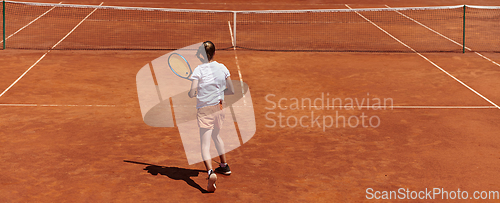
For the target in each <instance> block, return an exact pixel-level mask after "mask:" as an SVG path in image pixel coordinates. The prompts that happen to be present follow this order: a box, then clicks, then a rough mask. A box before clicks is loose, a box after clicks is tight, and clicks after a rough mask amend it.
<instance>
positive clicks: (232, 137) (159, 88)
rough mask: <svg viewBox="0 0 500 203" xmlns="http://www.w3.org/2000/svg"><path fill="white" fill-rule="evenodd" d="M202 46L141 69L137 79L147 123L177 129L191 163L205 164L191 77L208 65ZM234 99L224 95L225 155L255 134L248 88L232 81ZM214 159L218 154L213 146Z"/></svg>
mask: <svg viewBox="0 0 500 203" xmlns="http://www.w3.org/2000/svg"><path fill="white" fill-rule="evenodd" d="M201 45H202V43H197V44H193V45H190V46H187V47H184V48H182V49H178V50H175V51H173V52H169V53H167V54H165V55H163V56H161V57H159V58H156V59H155V60H153V61H151V62H150V63H148V64H146V65H145V66H144V67H142V68H141V69H140V70H139V72H138V73H137V75H136V84H137V94H138V97H139V105H140V108H141V113H142V118H143V120H144V123H146V124H147V125H149V126H151V127H170V128H172V127H176V128H178V130H179V134H180V136H181V139H182V144H183V146H184V151H185V153H186V157H187V160H188V163H189V164H190V165H191V164H195V163H198V162H202V161H203V159H202V156H201V144H200V132H199V128H198V123H197V119H196V114H197V110H196V103H197V101H196V98H189V96H188V92H189V90H190V88H191V81H190V80H189V76H190V75H191V74H192V71H194V69H195V68H196V67H197V66H198V65H201V64H203V62H206V59H207V57H206V53H205V51H204V49H203V50H202V49H199V48H200V46H201ZM232 83H233V86H234V91H235V93H234V95H225V96H224V101H225V103H226V108H224V110H223V111H224V113H225V115H226V118H225V120H224V124H223V126H222V128H221V130H220V134H219V135H220V136H221V138H222V140H223V141H224V145H225V151H226V153H227V152H229V151H231V150H234V149H236V148H238V147H240V146H241V145H243V144H244V143H246V142H248V140H250V139H251V138H252V137H253V135H254V134H255V131H256V125H255V115H254V108H253V104H252V97H251V94H250V89H249V87H248V85H247V84H246V83H244V82H242V81H237V80H232ZM210 155H211V157H212V158H213V157H217V156H219V154H218V153H217V150H216V149H215V146H213V144H211V149H210Z"/></svg>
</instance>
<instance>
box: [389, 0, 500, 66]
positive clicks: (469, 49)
mask: <svg viewBox="0 0 500 203" xmlns="http://www.w3.org/2000/svg"><path fill="white" fill-rule="evenodd" d="M385 6H386V7H387V8H391V7H389V6H388V5H385ZM395 12H396V13H398V14H399V15H402V16H404V17H405V18H408V19H410V20H411V21H413V22H415V23H417V24H419V25H421V26H422V27H425V28H427V29H428V30H430V31H432V32H434V33H436V34H437V35H439V36H441V37H443V38H445V39H447V40H450V41H451V42H453V43H455V44H456V45H458V46H460V47H463V45H462V44H460V43H458V42H456V41H455V40H452V39H450V38H449V37H446V36H444V35H443V34H441V33H439V32H437V31H435V30H433V29H432V28H430V27H427V26H426V25H424V24H422V23H420V22H418V21H417V20H415V19H413V18H411V17H409V16H407V15H405V14H403V13H401V12H399V11H397V10H395ZM464 48H465V49H467V50H468V51H472V49H471V48H469V47H467V46H465V47H464ZM474 53H475V54H477V55H479V56H481V57H482V58H484V59H486V60H488V61H489V62H491V63H493V64H495V65H497V66H500V64H498V63H497V62H495V61H493V60H491V59H490V58H488V57H486V56H484V55H482V54H480V53H478V52H476V51H474Z"/></svg>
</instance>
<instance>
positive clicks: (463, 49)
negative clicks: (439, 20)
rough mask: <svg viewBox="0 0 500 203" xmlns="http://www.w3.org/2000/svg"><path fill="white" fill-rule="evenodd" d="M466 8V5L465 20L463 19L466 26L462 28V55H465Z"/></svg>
mask: <svg viewBox="0 0 500 203" xmlns="http://www.w3.org/2000/svg"><path fill="white" fill-rule="evenodd" d="M466 7H467V6H466V5H464V18H463V22H464V24H463V27H462V30H463V36H462V40H463V42H462V53H465V8H466Z"/></svg>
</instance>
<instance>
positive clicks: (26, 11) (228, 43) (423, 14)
mask: <svg viewBox="0 0 500 203" xmlns="http://www.w3.org/2000/svg"><path fill="white" fill-rule="evenodd" d="M6 8H7V11H6V15H7V23H6V24H7V27H6V35H7V48H19V49H51V48H54V49H89V50H99V49H102V50H163V49H165V50H169V49H170V50H173V49H178V48H181V47H185V46H188V45H190V44H194V43H199V42H202V41H206V40H210V41H213V42H214V43H215V44H216V45H217V48H218V49H228V48H232V47H233V45H235V46H236V47H238V48H243V49H251V50H269V51H356V52H359V51H366V52H411V50H410V49H409V48H408V47H406V46H404V45H403V43H404V44H406V45H408V46H409V47H411V48H413V49H414V50H416V51H418V52H461V51H462V48H463V47H462V44H463V41H464V38H463V36H464V35H463V34H464V14H465V16H466V18H465V23H466V26H465V33H466V39H465V41H466V46H467V47H469V48H471V49H472V50H473V51H493V52H497V51H500V46H499V45H500V39H499V38H498V37H496V36H497V35H498V32H499V31H500V26H499V23H500V7H481V6H468V7H466V8H465V7H464V6H445V7H415V8H378V9H330V10H291V11H214V10H184V9H157V8H135V7H107V6H85V5H71V4H44V3H25V2H12V1H7V2H6ZM464 9H465V12H464ZM234 20H236V22H235V21H234ZM77 25H78V26H77ZM63 38H64V40H62V41H61V42H60V43H58V42H59V41H60V40H61V39H63ZM56 44H57V46H55V47H54V45H56Z"/></svg>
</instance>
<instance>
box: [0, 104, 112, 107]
mask: <svg viewBox="0 0 500 203" xmlns="http://www.w3.org/2000/svg"><path fill="white" fill-rule="evenodd" d="M0 107H116V105H99V104H97V105H86V104H0Z"/></svg>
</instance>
